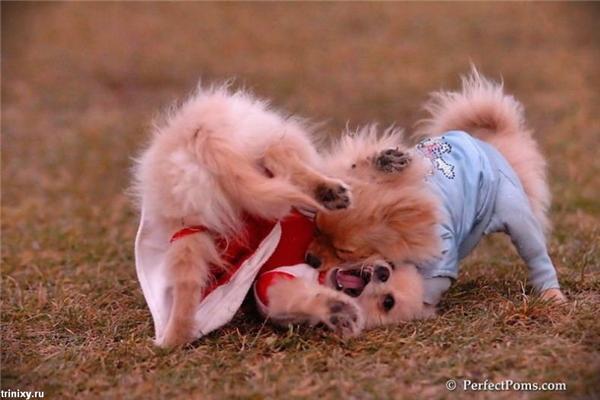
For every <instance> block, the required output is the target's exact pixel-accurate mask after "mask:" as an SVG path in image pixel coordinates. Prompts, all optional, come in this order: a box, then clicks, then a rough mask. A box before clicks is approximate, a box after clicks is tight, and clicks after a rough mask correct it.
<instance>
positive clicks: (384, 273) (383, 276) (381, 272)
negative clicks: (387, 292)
mask: <svg viewBox="0 0 600 400" xmlns="http://www.w3.org/2000/svg"><path fill="white" fill-rule="evenodd" d="M374 275H375V279H376V280H377V281H379V282H386V281H387V280H388V279H390V270H389V268H388V267H385V266H383V265H378V266H376V267H375V273H374Z"/></svg>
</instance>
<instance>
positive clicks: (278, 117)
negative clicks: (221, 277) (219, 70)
mask: <svg viewBox="0 0 600 400" xmlns="http://www.w3.org/2000/svg"><path fill="white" fill-rule="evenodd" d="M319 168H320V157H319V156H318V154H317V152H316V150H315V149H314V147H313V145H312V143H311V140H310V137H309V129H308V128H307V127H306V126H305V124H303V123H302V122H301V121H300V120H299V119H298V118H294V117H286V116H283V115H282V114H280V113H278V112H276V111H274V110H272V109H270V108H269V107H268V104H267V103H266V102H264V101H261V100H258V99H256V98H255V97H253V96H252V95H251V94H249V93H247V92H244V91H231V90H229V89H228V88H227V87H225V86H221V87H213V88H208V89H205V88H198V90H197V91H196V92H195V93H194V94H193V95H192V96H191V97H189V98H188V99H187V100H186V101H185V102H184V103H183V104H182V105H181V106H179V107H177V108H175V109H173V110H172V111H171V112H170V113H169V114H168V115H167V116H166V118H165V119H164V121H163V122H161V123H160V124H157V126H156V127H155V129H154V132H153V135H152V139H151V142H150V144H149V146H148V147H147V148H146V149H145V150H144V152H143V153H142V155H141V157H140V158H139V160H138V161H137V164H136V167H135V170H134V178H135V182H134V186H135V190H136V192H137V194H138V197H139V200H140V203H141V206H142V207H143V208H144V213H145V215H146V216H150V217H151V218H154V219H157V220H160V221H161V222H162V224H163V225H165V226H168V227H170V229H171V230H172V232H176V231H177V230H179V229H181V227H183V226H190V225H202V226H204V227H206V228H207V230H208V231H207V232H204V233H199V234H195V235H191V236H186V237H183V238H181V239H179V240H177V241H175V242H173V243H172V244H171V247H170V249H169V251H168V254H167V260H168V261H167V263H168V268H167V271H165V273H166V274H167V276H168V278H169V279H170V281H171V282H172V300H173V301H172V309H171V312H170V317H169V320H168V323H167V327H166V334H165V337H164V340H163V342H162V343H160V344H161V345H163V346H172V345H179V344H183V343H186V342H188V341H190V340H192V339H193V338H194V337H195V336H196V334H197V332H196V329H195V327H194V323H193V313H194V310H195V308H196V307H197V305H198V303H199V301H200V297H201V293H202V290H203V289H204V288H205V287H206V286H207V284H208V283H209V282H210V280H211V276H210V273H209V265H211V264H212V265H217V266H221V267H222V268H227V267H228V266H227V265H226V264H225V263H224V262H223V261H222V260H221V258H220V255H219V253H218V250H217V249H216V248H215V242H214V240H215V238H216V237H224V238H228V237H231V236H233V235H236V234H237V233H238V232H239V229H240V227H241V225H242V215H243V214H244V213H250V214H253V215H254V216H257V217H261V218H266V219H279V218H281V217H283V216H285V215H286V214H287V213H288V212H289V211H290V209H291V207H292V206H297V207H303V208H312V209H319V210H321V211H323V210H325V209H337V208H343V207H347V206H348V205H349V202H350V198H349V192H348V190H347V188H346V186H345V184H344V183H343V182H341V181H339V180H336V179H331V178H328V177H326V176H324V175H323V174H321V173H320V172H318V171H319ZM327 192H329V194H330V195H329V196H323V195H322V194H323V193H327Z"/></svg>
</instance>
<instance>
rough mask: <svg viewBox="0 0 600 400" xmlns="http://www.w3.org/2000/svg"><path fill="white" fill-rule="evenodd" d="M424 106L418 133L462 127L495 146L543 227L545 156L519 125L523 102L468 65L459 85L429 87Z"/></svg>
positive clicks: (547, 194)
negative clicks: (438, 88) (426, 116)
mask: <svg viewBox="0 0 600 400" xmlns="http://www.w3.org/2000/svg"><path fill="white" fill-rule="evenodd" d="M424 109H425V110H426V111H428V112H429V114H430V115H431V117H430V118H429V119H426V120H424V121H422V123H421V126H420V128H419V130H418V133H419V134H422V135H425V136H436V135H441V134H442V133H444V132H446V131H449V130H463V131H466V132H468V133H470V134H471V135H473V136H475V137H477V138H479V139H481V140H484V141H486V142H488V143H490V144H491V145H492V146H494V147H496V148H497V149H498V150H499V151H500V152H501V153H502V155H503V156H504V157H505V158H506V159H507V160H508V162H509V163H510V165H511V166H512V168H513V169H514V170H515V172H516V173H517V175H518V176H519V179H520V180H521V183H522V185H523V188H524V189H525V193H526V194H527V197H528V198H529V202H530V205H531V208H532V209H533V212H534V215H535V216H536V218H537V220H538V221H539V222H540V224H541V225H542V227H543V229H544V231H548V230H549V227H550V224H549V220H548V217H547V215H546V214H547V211H548V208H549V206H550V191H549V189H548V184H547V181H546V162H545V160H544V158H543V156H542V154H541V152H540V150H539V148H538V144H537V142H536V141H535V140H534V139H533V137H532V132H531V131H530V130H529V129H528V128H527V127H526V125H525V117H524V110H523V105H522V104H521V103H520V102H519V101H517V100H516V99H515V98H514V97H513V96H510V95H507V94H505V93H504V90H503V85H502V83H496V82H493V81H490V80H488V79H486V78H485V77H483V76H482V75H480V74H479V72H478V71H477V70H476V69H475V67H473V68H472V69H471V73H470V74H468V75H466V76H463V77H462V89H461V90H460V91H457V92H450V91H439V92H435V93H432V94H431V97H430V99H429V101H428V102H427V103H426V104H425V106H424Z"/></svg>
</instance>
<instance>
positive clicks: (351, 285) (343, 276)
mask: <svg viewBox="0 0 600 400" xmlns="http://www.w3.org/2000/svg"><path fill="white" fill-rule="evenodd" d="M372 276H373V267H372V266H370V265H362V266H358V267H356V268H336V269H334V270H332V271H331V274H330V278H329V279H330V282H331V285H332V286H333V288H334V289H336V290H338V291H340V292H344V293H345V294H347V295H348V296H352V297H358V296H360V294H361V293H362V291H363V290H364V288H365V287H366V286H367V285H368V284H369V282H371V277H372Z"/></svg>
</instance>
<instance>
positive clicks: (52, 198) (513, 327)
mask: <svg viewBox="0 0 600 400" xmlns="http://www.w3.org/2000/svg"><path fill="white" fill-rule="evenodd" d="M599 17H600V7H599V6H598V5H597V4H585V3H574V4H567V3H562V4H561V3H554V4H542V3H528V4H515V3H504V4H500V3H490V4H477V3H455V4H449V3H447V4H438V3H426V4H414V3H395V4H392V3H369V4H357V3H351V4H350V3H347V4H342V3H339V4H333V3H329V4H318V3H311V4H271V3H265V4H249V3H248V4H240V3H230V4H210V3H206V4H191V3H186V4H184V3H143V4H142V3H96V4H68V3H51V4H36V3H27V4H10V3H4V2H3V4H2V126H1V129H2V274H1V283H2V287H1V339H2V342H1V355H2V358H1V368H2V380H1V388H2V390H7V389H11V390H17V389H19V390H43V391H45V393H46V398H51V399H54V398H56V399H59V398H60V399H65V398H198V399H210V398H214V399H217V398H245V399H261V398H286V399H287V398H322V399H336V398H344V399H345V398H350V399H371V398H372V399H385V398H399V399H403V398H406V399H414V398H438V397H439V398H454V397H456V396H461V395H464V394H465V393H464V392H462V390H461V389H460V388H459V389H457V390H456V391H455V392H449V391H447V390H446V388H445V382H446V380H447V379H450V378H455V379H458V380H459V385H460V380H461V379H463V378H465V379H471V380H473V381H484V380H486V379H488V380H490V381H492V382H499V381H501V380H503V379H512V380H514V381H523V382H540V383H541V382H565V383H566V384H567V385H568V389H567V391H566V392H561V393H556V392H555V393H549V392H545V393H531V392H486V393H481V392H480V393H477V394H476V396H477V397H484V398H494V399H495V398H511V399H512V398H520V397H524V398H528V397H534V398H538V397H539V398H554V397H562V398H569V399H572V398H599V397H600V378H599V377H600V318H599V312H600V227H599V220H600V201H599V200H598V197H599V196H600V178H599V177H600V156H599V155H598V151H599V150H598V149H599V147H600V119H599V115H600V91H599V90H598V89H599V88H600V74H599V73H598V71H599V69H598V68H599V67H598V66H599V65H600V36H599V35H598V23H597V21H598V18H599ZM470 62H473V63H475V64H476V65H478V66H479V67H480V68H481V70H482V71H483V72H484V73H485V74H487V75H489V76H491V77H495V78H499V77H503V79H504V82H505V85H506V88H507V90H508V91H510V92H512V93H514V94H515V95H516V96H517V97H518V98H519V99H520V100H522V102H523V103H524V104H525V105H526V110H527V116H528V120H529V123H530V125H531V126H532V127H534V128H535V130H536V132H537V137H538V138H539V140H540V142H541V145H542V148H543V150H544V152H545V153H546V154H547V156H548V159H549V168H550V176H551V188H552V192H553V195H554V205H553V208H552V220H553V223H554V225H555V230H554V232H553V234H552V237H551V240H550V250H551V256H552V258H553V260H554V261H555V263H556V265H557V268H558V270H559V274H560V280H561V282H562V284H563V285H564V289H565V292H566V294H567V295H568V297H569V299H570V302H569V304H568V305H566V306H564V307H562V308H557V307H553V306H550V305H548V304H542V303H540V302H539V301H536V300H535V299H533V298H531V297H529V296H527V294H526V293H527V292H526V291H525V292H524V290H523V285H524V280H525V276H526V274H525V268H524V266H523V263H522V262H521V261H520V260H519V259H518V257H516V255H515V253H514V252H513V251H512V249H510V246H509V245H508V242H507V241H506V240H504V239H503V238H501V237H498V238H494V240H493V241H490V240H486V241H485V242H484V243H483V244H482V245H481V246H480V247H479V248H478V250H477V251H476V252H475V254H473V255H472V256H471V257H469V258H468V259H467V260H466V261H465V262H464V264H463V267H462V272H461V274H462V275H461V277H460V279H459V280H458V282H457V284H456V285H455V286H454V287H453V288H452V289H451V291H450V292H449V294H448V296H447V297H446V299H445V301H444V302H443V304H442V310H441V315H440V317H439V318H437V319H435V320H428V321H417V322H412V323H407V324H405V325H402V326H399V327H395V328H388V329H376V330H373V331H370V332H367V333H366V334H365V335H363V336H361V337H359V338H356V339H353V340H349V341H346V342H342V341H341V340H339V339H338V338H336V337H335V336H332V335H330V334H329V333H327V332H325V331H322V330H320V329H316V328H314V329H310V328H293V329H289V330H281V329H275V328H273V327H271V326H270V325H264V324H262V322H261V320H260V319H259V318H258V317H257V316H256V315H255V314H254V312H253V311H252V308H247V309H245V311H244V312H242V313H240V315H239V316H238V317H236V319H235V320H234V322H232V323H231V324H230V325H228V326H227V327H226V328H224V329H222V330H220V331H218V332H216V333H214V334H212V335H210V336H209V337H206V338H204V339H203V340H201V341H199V342H198V343H196V344H194V345H193V346H190V347H188V348H185V349H183V350H180V351H176V352H167V351H163V350H159V349H157V348H155V347H153V345H152V344H151V341H150V337H151V336H152V326H151V319H150V314H149V312H148V310H147V308H146V305H145V303H144V299H143V297H142V294H141V291H140V288H139V286H138V283H137V280H136V277H135V269H134V260H133V251H132V250H133V239H134V235H135V229H136V226H137V215H136V211H135V210H134V209H133V207H132V205H131V202H130V199H129V198H128V197H127V195H126V193H125V190H126V188H127V185H128V182H129V171H128V168H129V167H130V165H131V158H132V157H133V156H134V155H135V154H136V150H137V149H139V148H140V146H141V145H142V144H143V143H144V141H145V138H146V135H147V133H148V127H149V125H150V121H151V119H152V117H153V116H155V115H156V113H157V112H158V111H159V110H161V109H163V108H164V107H165V106H167V105H169V104H170V103H171V102H172V101H173V100H174V99H176V98H178V97H181V96H183V95H184V94H186V93H187V92H189V91H190V90H191V89H192V88H193V86H194V85H195V83H196V82H197V80H198V79H199V78H200V77H202V79H203V80H205V81H208V82H211V81H214V80H222V79H226V78H229V77H237V78H238V80H237V83H238V84H241V85H246V86H248V87H250V88H252V89H253V90H255V91H256V92H257V93H258V94H260V95H263V96H265V97H269V98H272V99H273V100H274V102H275V103H276V104H277V105H279V106H281V107H284V108H286V109H287V110H289V111H291V112H294V113H298V114H301V115H304V116H308V117H311V118H314V119H316V120H319V121H325V122H326V124H325V127H324V129H326V130H327V131H329V132H331V133H332V134H335V133H336V132H340V131H341V130H342V129H343V128H344V126H345V125H346V123H348V124H349V125H350V126H357V125H361V124H364V123H367V122H372V121H379V122H380V123H381V124H383V125H388V124H391V123H393V122H396V123H397V124H398V125H400V126H404V127H406V128H407V129H408V130H410V129H411V127H412V126H413V123H414V122H415V121H416V120H418V119H419V118H420V117H422V114H420V112H419V105H420V103H421V102H422V101H423V100H424V99H425V96H426V93H428V92H429V91H431V90H434V89H437V88H440V87H445V88H454V87H457V84H458V74H460V73H462V72H465V71H467V70H468V67H469V63H470Z"/></svg>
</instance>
